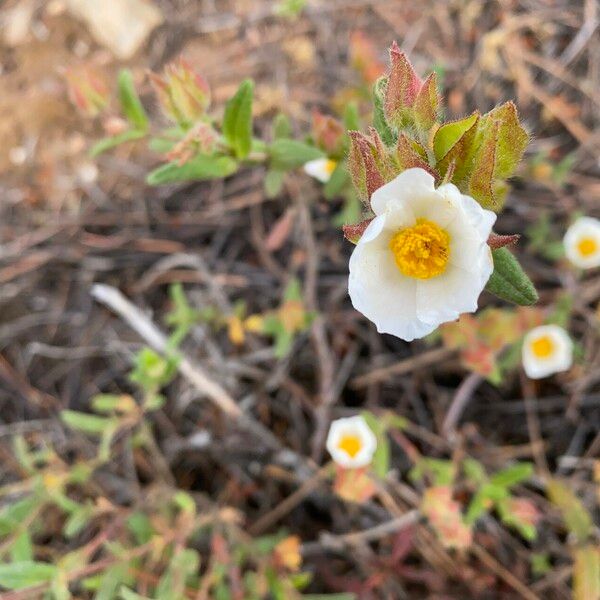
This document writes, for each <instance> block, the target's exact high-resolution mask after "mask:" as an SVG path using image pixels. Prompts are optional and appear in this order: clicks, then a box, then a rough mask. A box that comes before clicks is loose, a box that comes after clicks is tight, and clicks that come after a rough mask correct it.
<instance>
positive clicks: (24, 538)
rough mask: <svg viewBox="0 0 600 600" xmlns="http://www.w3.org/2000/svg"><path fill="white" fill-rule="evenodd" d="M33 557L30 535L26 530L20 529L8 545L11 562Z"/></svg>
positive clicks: (28, 559) (27, 559)
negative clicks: (9, 545)
mask: <svg viewBox="0 0 600 600" xmlns="http://www.w3.org/2000/svg"><path fill="white" fill-rule="evenodd" d="M32 558H33V546H32V544H31V536H30V535H29V532H28V531H27V530H25V531H22V532H21V533H20V534H19V535H18V536H17V537H16V539H15V541H14V542H13V543H12V545H11V547H10V559H11V561H12V562H22V561H30V560H31V559H32Z"/></svg>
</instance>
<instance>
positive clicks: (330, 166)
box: [325, 158, 337, 175]
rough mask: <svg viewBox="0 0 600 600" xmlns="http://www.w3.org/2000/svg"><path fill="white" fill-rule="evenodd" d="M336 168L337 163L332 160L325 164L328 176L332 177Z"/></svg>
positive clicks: (329, 159)
mask: <svg viewBox="0 0 600 600" xmlns="http://www.w3.org/2000/svg"><path fill="white" fill-rule="evenodd" d="M336 167H337V161H335V160H332V159H331V158H328V159H327V162H326V163H325V172H326V173H327V174H328V175H331V174H332V173H333V172H334V171H335V168H336Z"/></svg>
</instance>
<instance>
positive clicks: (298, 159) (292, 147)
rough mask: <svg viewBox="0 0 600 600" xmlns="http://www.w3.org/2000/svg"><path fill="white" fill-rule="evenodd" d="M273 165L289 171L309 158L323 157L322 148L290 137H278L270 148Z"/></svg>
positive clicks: (275, 167)
mask: <svg viewBox="0 0 600 600" xmlns="http://www.w3.org/2000/svg"><path fill="white" fill-rule="evenodd" d="M268 152H269V156H270V157H271V167H272V168H273V169H278V170H281V171H289V170H290V169H296V168H298V167H301V166H302V165H304V164H305V163H307V162H308V161H309V160H314V159H315V158H323V157H324V156H325V154H324V152H323V151H322V150H319V149H318V148H315V147H314V146H310V145H309V144H306V143H304V142H298V141H296V140H289V139H285V138H282V139H277V140H275V141H274V142H273V143H272V144H271V145H270V146H269V148H268Z"/></svg>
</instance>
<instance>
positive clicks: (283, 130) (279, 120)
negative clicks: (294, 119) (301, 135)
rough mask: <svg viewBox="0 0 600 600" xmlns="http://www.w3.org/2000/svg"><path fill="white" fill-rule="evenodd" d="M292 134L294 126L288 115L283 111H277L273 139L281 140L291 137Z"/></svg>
mask: <svg viewBox="0 0 600 600" xmlns="http://www.w3.org/2000/svg"><path fill="white" fill-rule="evenodd" d="M291 134H292V126H291V124H290V120H289V119H288V117H287V115H284V114H283V113H277V116H276V117H275V118H274V119H273V139H274V140H281V139H286V138H289V137H290V136H291Z"/></svg>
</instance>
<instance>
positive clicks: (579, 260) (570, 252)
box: [564, 217, 600, 269]
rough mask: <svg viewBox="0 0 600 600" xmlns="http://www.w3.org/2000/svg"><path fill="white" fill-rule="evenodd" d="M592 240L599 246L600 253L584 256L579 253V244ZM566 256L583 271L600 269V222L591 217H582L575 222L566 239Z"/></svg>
mask: <svg viewBox="0 0 600 600" xmlns="http://www.w3.org/2000/svg"><path fill="white" fill-rule="evenodd" d="M585 238H590V239H593V240H595V241H596V243H597V244H598V252H595V253H593V254H590V255H589V256H583V255H582V254H581V252H580V251H579V247H578V245H579V242H580V241H581V240H582V239H585ZM564 246H565V254H566V255H567V258H568V259H569V260H570V261H571V262H572V263H573V264H574V265H575V266H576V267H579V268H581V269H592V268H595V267H600V221H599V220H598V219H593V218H591V217H580V218H579V219H577V221H575V222H574V223H573V224H572V225H571V226H570V227H569V229H567V233H566V234H565V237H564Z"/></svg>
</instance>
